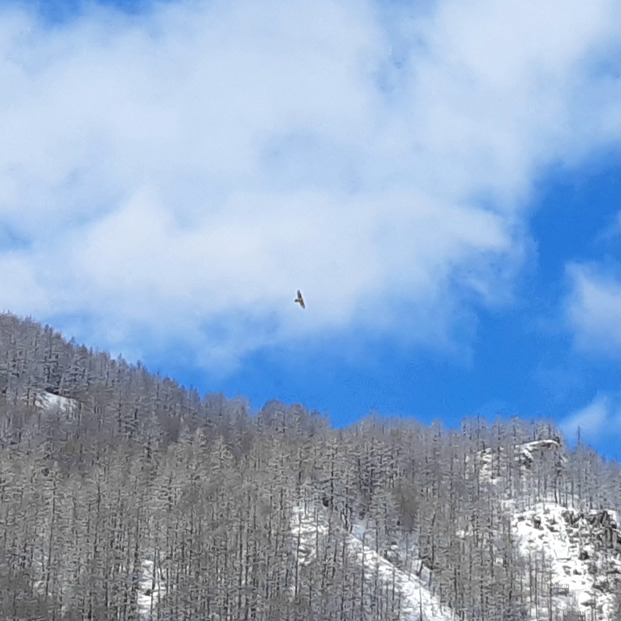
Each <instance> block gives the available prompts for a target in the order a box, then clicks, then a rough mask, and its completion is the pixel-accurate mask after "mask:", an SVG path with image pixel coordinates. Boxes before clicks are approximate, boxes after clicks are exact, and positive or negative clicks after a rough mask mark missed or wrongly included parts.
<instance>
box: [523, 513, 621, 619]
mask: <svg viewBox="0 0 621 621" xmlns="http://www.w3.org/2000/svg"><path fill="white" fill-rule="evenodd" d="M512 525H513V528H514V531H515V534H516V539H517V545H518V547H519V549H520V552H521V554H522V555H523V557H524V558H525V559H528V558H539V559H540V560H541V564H540V567H539V571H541V572H543V573H545V574H547V576H546V577H547V579H548V580H549V589H548V597H547V598H546V597H544V598H542V600H541V601H538V602H533V603H532V605H531V618H532V619H533V620H536V619H540V618H549V616H550V614H551V613H550V611H551V610H552V611H555V612H556V613H559V612H566V611H570V610H578V611H579V612H580V613H581V614H584V615H585V618H587V619H590V618H596V619H599V620H600V621H618V619H617V617H616V612H615V609H614V604H615V602H614V594H615V592H616V591H617V590H618V589H619V588H620V587H621V580H620V577H621V531H620V530H619V527H618V519H617V516H616V515H615V513H614V512H611V511H605V510H604V511H595V510H593V511H590V512H588V513H583V512H581V511H576V510H573V509H566V508H564V507H562V506H561V505H559V504H558V503H553V502H541V503H537V504H536V505H534V506H533V507H531V508H529V509H527V510H525V511H516V512H515V513H514V514H513V520H512ZM530 579H532V576H530V575H524V582H525V584H527V583H528V581H529V580H530Z"/></svg>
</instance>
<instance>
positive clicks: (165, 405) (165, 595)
mask: <svg viewBox="0 0 621 621" xmlns="http://www.w3.org/2000/svg"><path fill="white" fill-rule="evenodd" d="M42 394H48V395H50V394H51V395H57V396H59V397H62V398H63V399H64V401H59V402H58V403H56V404H54V403H53V404H52V405H50V404H49V403H48V404H47V405H46V407H42V404H41V395H42ZM538 440H539V441H543V440H545V441H548V445H547V449H546V450H542V451H541V454H540V455H538V456H537V459H532V460H530V461H528V460H527V459H526V458H525V457H523V456H520V455H519V454H518V453H516V446H519V445H522V444H524V443H527V442H533V441H538ZM555 445H556V446H555ZM548 449H549V450H548ZM507 499H512V500H513V501H514V503H515V506H517V507H527V506H530V505H532V504H533V503H536V502H538V501H541V500H553V501H554V502H558V503H559V504H562V505H563V506H567V507H575V508H579V509H581V510H584V511H588V510H590V509H610V510H617V511H620V512H621V474H620V471H619V466H618V464H617V463H616V462H606V461H605V460H604V459H602V458H601V457H600V456H598V455H597V454H596V453H595V452H594V451H593V450H591V449H590V448H589V447H587V446H584V445H579V446H578V447H577V448H576V449H575V450H569V449H568V448H567V447H566V446H565V445H564V444H563V442H562V440H561V439H560V434H559V432H558V431H557V429H556V428H555V427H554V425H553V424H552V423H551V422H547V421H533V422H526V421H524V420H520V419H513V420H499V421H496V422H494V423H489V422H487V421H485V420H483V419H467V420H464V421H463V423H462V426H461V428H460V429H457V430H447V429H445V428H443V427H442V425H441V424H439V423H434V424H432V425H431V426H427V425H423V424H420V423H417V422H416V421H413V420H388V419H383V418H381V417H378V416H369V417H367V418H365V419H363V420H362V421H361V422H360V423H358V424H356V425H353V426H352V427H350V428H348V429H340V430H336V429H333V428H332V427H331V426H330V424H329V421H328V420H327V419H326V418H324V417H323V416H321V415H319V414H318V413H317V412H312V411H308V410H307V409H306V408H304V407H303V406H302V405H299V404H297V405H285V404H283V403H280V402H278V401H270V402H268V403H267V404H266V405H265V406H264V407H263V408H262V409H261V410H260V411H258V412H251V411H250V408H249V406H248V403H247V402H246V401H245V400H243V399H226V398H225V397H224V396H223V395H219V394H207V395H200V394H199V393H198V392H197V391H195V390H193V389H187V388H184V387H182V386H180V385H178V384H177V383H176V382H174V381H172V380H170V379H168V378H162V377H159V376H156V375H153V374H151V373H149V372H148V371H147V370H146V369H145V368H144V367H142V366H141V365H132V364H128V363H127V362H125V361H124V360H122V359H120V358H118V359H114V358H112V357H110V356H109V355H108V354H106V353H104V352H94V351H92V350H90V349H88V348H86V347H83V346H78V345H76V344H75V343H73V342H68V341H66V340H65V339H63V338H62V337H61V335H60V334H58V333H57V332H55V331H54V330H53V329H51V328H50V327H48V326H42V325H40V324H39V323H37V322H35V321H32V320H28V319H21V318H18V317H15V316H13V315H9V314H4V315H0V617H1V618H2V619H7V620H9V619H10V620H15V621H17V620H25V619H28V620H41V621H44V620H45V621H47V620H48V619H49V620H54V621H56V620H58V621H73V620H84V619H89V620H106V621H108V620H115V621H120V620H123V621H125V620H128V621H129V620H136V621H137V620H138V619H153V620H155V619H157V620H162V621H164V620H165V621H181V620H187V621H190V620H192V621H196V620H197V619H206V620H207V619H209V620H214V621H218V620H222V621H224V620H227V621H229V620H230V621H241V620H243V621H249V620H257V621H278V620H280V619H282V620H283V621H284V620H285V619H286V620H287V621H307V620H317V621H319V620H321V621H359V620H361V619H369V620H371V619H372V620H374V621H375V620H378V621H385V620H386V621H388V620H390V621H396V620H397V619H402V618H404V617H403V615H404V605H405V603H404V593H403V592H402V584H401V583H399V581H398V580H397V579H396V578H395V579H394V580H392V581H391V580H390V579H386V577H385V576H384V577H380V576H379V575H378V571H377V570H375V571H374V569H373V567H366V568H365V567H364V563H363V564H362V567H361V559H360V557H359V555H357V554H356V552H355V550H354V549H353V547H352V545H351V541H352V539H351V537H352V536H353V535H356V536H357V537H360V533H362V537H363V538H364V544H365V545H366V546H368V547H369V548H370V549H373V550H374V551H375V552H376V553H377V555H379V556H381V557H382V558H385V559H388V560H390V562H391V563H392V564H393V565H394V567H395V568H397V569H398V570H399V571H400V572H405V573H407V574H412V575H415V576H417V577H418V578H420V579H421V580H424V583H425V585H426V586H427V587H428V588H429V589H430V590H431V591H432V593H433V594H434V595H435V596H436V597H437V598H438V599H439V600H440V601H442V602H443V603H444V604H446V606H448V607H449V608H450V609H451V610H452V611H453V614H454V615H455V618H456V619H459V620H463V621H466V620H473V621H474V620H481V621H482V620H485V621H494V620H496V619H497V620H499V621H500V620H503V621H518V620H524V619H527V618H529V614H530V611H532V610H533V607H535V608H536V607H537V606H540V609H541V611H542V614H545V615H546V616H545V617H542V618H546V619H550V621H555V620H557V619H558V620H559V621H564V620H569V619H580V618H583V617H581V614H582V613H581V612H580V611H579V610H578V609H577V608H576V610H575V611H572V610H569V611H564V612H563V613H562V616H559V615H558V614H557V613H555V612H554V610H552V607H551V606H549V605H546V602H548V603H549V601H550V597H551V596H550V594H551V593H552V589H553V587H554V584H553V576H552V573H551V571H550V568H549V566H548V563H547V562H546V559H545V558H544V557H538V558H524V557H523V555H521V554H520V552H519V550H517V547H516V542H515V537H514V534H513V531H512V529H511V525H510V515H508V514H507V510H506V501H507ZM301 507H303V508H304V511H305V513H304V515H305V516H306V517H305V518H304V519H305V520H306V521H307V522H308V523H310V524H311V532H312V524H313V523H314V524H315V527H314V528H315V535H314V536H313V543H312V554H310V553H309V554H308V555H307V556H306V557H305V556H304V550H303V549H302V548H303V547H304V545H307V543H308V542H307V541H306V540H305V541H304V542H303V541H302V540H301V537H302V535H301V534H300V532H301V531H300V529H299V528H298V529H297V530H296V528H295V520H296V516H299V515H300V508H301ZM309 516H310V517H309ZM309 520H310V522H309ZM313 520H314V522H313ZM308 523H306V525H305V527H306V528H307V529H308ZM305 537H306V538H308V534H307V535H305ZM307 552H308V551H307ZM620 603H621V599H620ZM619 611H620V614H621V606H619ZM559 614H560V613H559ZM420 615H422V618H423V619H424V618H425V611H424V610H421V611H419V612H418V614H417V615H416V616H420ZM414 618H415V617H414Z"/></svg>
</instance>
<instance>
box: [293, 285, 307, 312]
mask: <svg viewBox="0 0 621 621" xmlns="http://www.w3.org/2000/svg"><path fill="white" fill-rule="evenodd" d="M293 301H294V302H297V303H298V304H299V305H300V306H301V307H302V308H306V304H304V298H303V297H302V292H301V291H300V290H299V289H298V297H297V298H295V300H293Z"/></svg>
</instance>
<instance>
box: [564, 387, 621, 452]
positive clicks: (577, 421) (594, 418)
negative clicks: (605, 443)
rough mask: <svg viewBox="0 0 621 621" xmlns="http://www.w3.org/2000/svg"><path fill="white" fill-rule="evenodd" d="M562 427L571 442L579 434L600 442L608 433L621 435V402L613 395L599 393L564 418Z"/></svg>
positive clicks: (583, 437) (582, 438) (611, 435)
mask: <svg viewBox="0 0 621 621" xmlns="http://www.w3.org/2000/svg"><path fill="white" fill-rule="evenodd" d="M560 428H561V430H562V431H563V433H564V434H565V436H566V437H567V439H568V440H569V441H570V442H573V441H575V440H576V438H577V437H578V434H579V435H580V438H581V440H583V441H585V442H598V441H600V440H601V439H602V438H603V437H604V436H606V435H608V436H609V437H614V436H617V435H618V436H619V437H621V403H620V402H619V399H618V398H616V399H615V398H614V396H613V395H610V394H606V393H598V394H597V395H595V397H594V398H593V400H592V401H591V402H590V403H589V404H588V405H586V406H584V407H583V408H580V409H578V410H576V411H575V412H572V413H571V414H570V415H569V416H567V417H566V418H565V419H564V420H562V421H561V422H560Z"/></svg>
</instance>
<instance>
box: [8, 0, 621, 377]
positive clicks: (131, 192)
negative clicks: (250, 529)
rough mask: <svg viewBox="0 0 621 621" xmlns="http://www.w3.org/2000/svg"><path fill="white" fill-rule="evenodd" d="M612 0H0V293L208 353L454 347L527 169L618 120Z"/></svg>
mask: <svg viewBox="0 0 621 621" xmlns="http://www.w3.org/2000/svg"><path fill="white" fill-rule="evenodd" d="M616 10H617V9H616V6H615V3H614V2H612V0H594V1H593V2H590V3H583V2H577V1H575V0H570V1H568V2H566V3H565V5H564V7H563V10H562V11H559V10H558V5H557V3H555V2H552V1H551V0H543V1H541V0H540V1H538V2H531V1H527V2H524V1H523V0H508V1H507V0H502V1H501V0H485V1H484V2H470V1H468V2H462V3H454V2H449V1H448V0H446V1H445V0H442V1H440V2H436V3H432V4H426V5H425V8H424V9H420V10H415V9H406V8H404V7H403V6H402V5H400V4H399V3H395V4H390V3H380V2H372V1H370V0H367V1H366V2H362V3H361V2H355V3H354V2H353V0H317V2H314V3H312V4H309V5H297V4H296V5H293V4H292V3H288V2H285V1H284V0H268V1H267V2H263V3H261V5H260V6H259V5H257V4H256V3H253V2H250V1H248V0H231V1H230V2H226V3H224V2H200V1H189V0H187V1H186V0H178V1H177V2H171V3H168V4H165V5H153V7H152V10H150V11H148V12H145V13H144V14H143V15H138V16H127V15H124V14H122V13H120V12H119V11H115V10H114V9H112V8H102V7H100V6H97V5H90V8H87V9H85V10H84V12H83V13H81V14H80V15H79V16H76V17H75V18H74V19H72V20H69V21H67V22H65V23H63V24H60V25H58V24H56V25H49V24H46V23H44V22H43V21H41V20H40V19H38V18H37V16H36V15H35V14H34V13H33V12H31V11H28V10H27V9H25V8H19V7H15V6H13V7H11V6H5V7H3V8H2V9H0V92H2V93H3V96H2V98H1V99H0V135H2V136H3V140H2V144H1V145H0V274H2V276H1V278H2V286H1V287H0V307H2V308H3V309H6V310H11V311H13V312H16V313H20V314H32V315H35V316H36V317H37V318H41V319H44V320H48V321H52V322H54V325H56V326H59V327H61V328H64V329H65V330H67V331H69V332H71V333H73V334H74V335H75V336H76V337H77V338H79V339H88V340H89V341H91V342H92V337H91V335H92V334H97V335H98V339H99V343H98V344H99V345H100V346H104V347H109V348H111V349H112V350H113V351H119V350H121V351H123V353H125V354H126V355H128V356H130V357H138V356H145V355H149V354H153V353H155V354H157V353H158V352H163V351H165V350H166V348H167V347H168V346H170V344H171V343H176V344H177V345H183V346H184V347H186V348H189V349H190V350H191V351H193V352H194V353H193V355H194V356H195V359H196V361H197V362H198V363H200V364H203V365H205V366H207V367H210V368H211V367H216V366H217V367H219V368H223V367H232V366H234V365H235V363H236V362H237V361H239V360H240V359H241V358H242V357H243V356H244V355H246V354H248V353H250V352H252V351H255V350H257V349H260V348H264V347H271V346H278V345H282V344H283V343H288V342H298V341H299V340H300V339H308V338H311V337H312V338H321V337H324V336H326V335H328V336H329V335H331V334H340V333H343V332H348V331H355V330H365V331H367V332H371V333H373V332H376V333H381V334H389V335H395V336H397V337H398V338H401V339H406V340H408V341H409V342H411V343H421V344H425V345H426V346H432V347H452V346H454V345H455V343H454V339H455V334H456V333H462V332H463V330H464V329H465V331H466V333H467V332H468V329H469V325H470V323H471V321H472V315H473V313H475V312H476V309H477V308H478V307H480V306H494V305H498V304H503V303H506V302H507V301H510V299H511V295H512V283H513V280H514V276H515V274H516V272H517V271H518V270H519V269H520V266H521V263H522V261H523V259H524V253H525V252H526V250H525V248H526V247H527V244H528V239H527V217H528V199H529V196H530V192H531V188H532V185H533V183H534V181H535V180H536V179H537V177H538V175H540V174H541V173H542V170H544V169H545V166H546V165H548V164H551V163H558V162H563V163H566V164H567V165H572V164H573V163H575V162H577V161H580V159H581V158H583V157H585V156H588V154H589V153H591V152H592V151H593V150H595V149H598V148H601V147H603V146H607V145H609V144H610V143H611V142H614V141H616V140H618V138H619V133H620V128H621V115H620V114H619V111H620V109H619V107H618V106H616V105H615V104H614V102H615V101H619V100H620V98H619V95H620V94H621V92H619V91H620V89H619V84H618V80H617V79H616V76H615V71H614V66H612V65H611V62H612V61H611V59H614V58H617V55H616V51H617V50H615V49H614V47H613V42H614V40H615V34H618V33H615V32H613V31H612V30H611V29H612V27H613V25H614V24H615V23H621V22H619V20H618V19H617V18H618V15H617V14H616V13H615V11H616ZM611 67H612V69H611ZM298 287H299V288H301V289H302V290H303V291H304V294H305V297H306V299H307V302H308V306H309V308H308V310H307V312H305V313H301V312H300V310H299V309H298V308H297V307H296V306H295V305H294V304H293V295H294V293H295V290H296V289H297V288H298ZM576 321H578V320H576Z"/></svg>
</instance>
